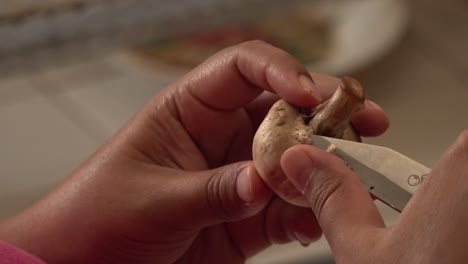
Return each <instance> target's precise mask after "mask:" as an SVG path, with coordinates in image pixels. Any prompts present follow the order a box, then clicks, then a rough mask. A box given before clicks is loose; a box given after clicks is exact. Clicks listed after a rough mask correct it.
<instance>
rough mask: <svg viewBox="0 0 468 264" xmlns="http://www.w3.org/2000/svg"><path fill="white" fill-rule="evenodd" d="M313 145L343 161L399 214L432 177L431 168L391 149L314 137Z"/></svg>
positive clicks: (365, 184) (375, 195) (376, 195)
mask: <svg viewBox="0 0 468 264" xmlns="http://www.w3.org/2000/svg"><path fill="white" fill-rule="evenodd" d="M312 145H314V146H315V147H318V148H321V149H324V150H328V149H329V148H330V146H333V153H334V154H335V155H336V156H338V157H339V158H341V159H343V160H344V161H345V162H346V163H347V164H348V166H349V167H351V169H352V170H354V172H355V173H356V175H357V176H358V177H359V179H360V180H361V182H362V184H363V185H364V186H365V187H366V188H367V190H368V191H369V193H371V194H372V195H373V196H374V197H376V198H377V199H378V200H380V201H382V202H383V203H385V204H387V205H388V206H390V207H391V208H393V209H395V210H396V211H398V212H401V211H403V209H404V208H405V206H406V204H407V203H408V201H409V200H410V199H411V197H412V196H413V194H414V193H415V192H416V191H417V190H418V189H419V187H420V186H421V184H422V183H423V181H424V179H425V178H426V177H427V176H428V174H429V172H430V170H431V169H430V168H428V167H426V166H424V165H423V164H421V163H419V162H417V161H415V160H413V159H411V158H409V157H407V156H405V155H403V154H401V153H399V152H397V151H395V150H393V149H390V148H386V147H382V146H377V145H372V144H366V143H360V142H353V141H347V140H342V139H336V138H329V137H323V136H317V135H313V136H312Z"/></svg>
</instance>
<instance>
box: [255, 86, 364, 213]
mask: <svg viewBox="0 0 468 264" xmlns="http://www.w3.org/2000/svg"><path fill="white" fill-rule="evenodd" d="M365 97H366V96H365V92H364V89H363V88H362V86H361V85H360V83H359V82H358V81H356V80H354V79H352V78H350V77H343V78H342V79H341V84H340V85H339V87H338V88H337V89H336V91H335V93H334V94H333V95H332V97H331V98H330V99H328V100H327V101H325V102H323V103H322V104H321V105H319V106H317V107H316V108H315V109H302V108H298V107H296V106H293V105H291V104H289V103H288V102H286V101H284V100H279V101H277V102H276V103H275V104H274V105H273V106H272V107H271V109H270V111H269V112H268V114H267V116H266V117H265V119H264V120H263V122H262V124H261V125H260V127H259V128H258V130H257V132H256V134H255V137H254V140H253V151H252V152H253V161H254V164H255V167H256V168H257V171H258V173H259V175H260V176H261V177H262V179H263V180H264V181H265V182H266V184H268V186H269V187H270V188H271V189H272V190H273V191H274V192H275V193H276V194H277V195H278V196H280V197H281V198H283V199H284V200H286V201H288V202H290V203H292V204H295V205H298V206H307V204H306V202H305V200H304V198H303V195H302V194H301V193H300V192H299V191H298V190H297V189H296V188H295V187H294V185H293V184H292V183H291V182H290V181H289V180H288V178H287V177H286V176H285V174H284V172H283V170H282V169H281V164H280V160H281V156H282V154H283V153H284V152H285V151H286V150H287V149H288V148H290V147H292V146H294V145H297V144H313V142H312V141H311V137H310V136H311V135H313V134H316V135H322V136H328V137H334V138H341V139H346V140H351V141H358V142H361V137H360V135H359V134H358V132H357V131H356V130H355V129H354V128H353V126H352V125H351V123H350V121H351V117H352V115H353V114H354V113H355V112H356V111H358V110H360V109H362V108H363V107H364V101H365Z"/></svg>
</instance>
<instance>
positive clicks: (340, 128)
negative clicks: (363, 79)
mask: <svg viewBox="0 0 468 264" xmlns="http://www.w3.org/2000/svg"><path fill="white" fill-rule="evenodd" d="M365 99H366V96H365V92H364V89H363V88H362V86H361V84H360V83H359V82H358V81H357V80H355V79H353V78H350V77H346V76H345V77H343V78H342V79H341V84H340V86H339V87H338V88H337V90H336V92H335V93H334V94H333V96H332V97H331V98H330V99H329V100H328V101H326V102H325V103H324V104H322V105H320V106H318V107H317V109H316V110H315V111H314V114H312V115H313V117H312V119H311V121H310V123H309V126H311V127H312V128H313V130H314V134H317V135H323V136H328V137H335V138H342V137H343V133H344V132H345V130H346V129H347V128H348V127H349V122H350V120H351V117H352V115H353V114H354V113H355V112H356V111H357V110H359V109H360V108H362V107H363V103H364V101H365Z"/></svg>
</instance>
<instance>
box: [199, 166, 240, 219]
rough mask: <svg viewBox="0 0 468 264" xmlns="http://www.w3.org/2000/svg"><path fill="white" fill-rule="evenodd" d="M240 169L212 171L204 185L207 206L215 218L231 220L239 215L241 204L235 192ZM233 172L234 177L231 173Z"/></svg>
mask: <svg viewBox="0 0 468 264" xmlns="http://www.w3.org/2000/svg"><path fill="white" fill-rule="evenodd" d="M240 171H241V170H240V169H238V170H234V169H231V168H220V169H217V170H215V171H214V172H213V175H211V176H210V179H209V181H208V184H207V185H206V186H207V187H206V197H207V206H208V207H209V210H210V211H211V212H213V214H214V215H215V217H216V218H217V219H221V220H224V221H228V220H232V219H234V218H236V217H237V216H239V211H241V210H242V206H241V205H240V203H239V202H238V198H237V195H236V193H235V188H236V179H237V176H238V174H239V173H240ZM232 174H235V177H232V176H231V175H232Z"/></svg>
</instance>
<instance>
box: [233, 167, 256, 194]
mask: <svg viewBox="0 0 468 264" xmlns="http://www.w3.org/2000/svg"><path fill="white" fill-rule="evenodd" d="M236 185H237V195H239V197H240V198H241V199H242V201H244V202H246V203H251V202H252V201H253V200H254V196H253V192H252V184H251V179H250V166H246V167H244V168H241V172H240V173H239V174H238V176H237V182H236Z"/></svg>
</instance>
